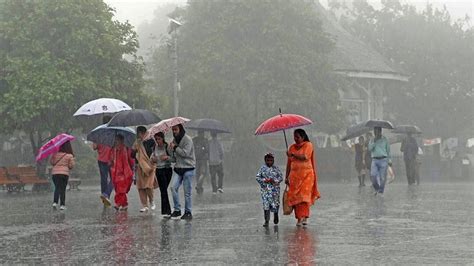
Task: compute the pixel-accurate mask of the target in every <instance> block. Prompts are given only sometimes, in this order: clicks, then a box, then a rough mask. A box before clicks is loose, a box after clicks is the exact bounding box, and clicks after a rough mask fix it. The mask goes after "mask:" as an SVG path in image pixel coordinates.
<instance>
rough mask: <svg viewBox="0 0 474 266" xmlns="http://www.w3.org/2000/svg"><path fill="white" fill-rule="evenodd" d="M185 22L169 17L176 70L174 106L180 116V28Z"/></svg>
mask: <svg viewBox="0 0 474 266" xmlns="http://www.w3.org/2000/svg"><path fill="white" fill-rule="evenodd" d="M182 25H183V24H182V23H181V22H179V21H177V20H176V19H173V18H169V25H168V34H170V35H171V37H172V39H173V63H174V65H173V68H174V69H173V71H174V82H173V105H174V106H173V107H174V116H178V113H179V100H178V90H179V87H180V84H179V80H178V28H179V27H180V26H182Z"/></svg>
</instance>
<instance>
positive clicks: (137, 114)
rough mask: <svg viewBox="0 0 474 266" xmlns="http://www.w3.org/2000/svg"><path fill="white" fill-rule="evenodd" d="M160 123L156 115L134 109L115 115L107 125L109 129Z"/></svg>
mask: <svg viewBox="0 0 474 266" xmlns="http://www.w3.org/2000/svg"><path fill="white" fill-rule="evenodd" d="M160 121H161V119H160V118H159V117H158V116H157V115H155V114H154V113H152V112H150V111H148V110H143V109H134V110H129V111H122V112H120V113H117V114H116V115H114V117H112V119H111V120H110V122H109V123H108V124H107V125H108V126H110V127H131V126H139V125H150V124H155V123H158V122H160Z"/></svg>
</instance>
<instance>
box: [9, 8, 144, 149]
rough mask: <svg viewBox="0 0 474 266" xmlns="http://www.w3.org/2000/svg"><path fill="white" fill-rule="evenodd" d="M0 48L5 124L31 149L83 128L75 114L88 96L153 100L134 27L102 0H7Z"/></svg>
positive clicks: (138, 102)
mask: <svg viewBox="0 0 474 266" xmlns="http://www.w3.org/2000/svg"><path fill="white" fill-rule="evenodd" d="M0 46H1V48H2V49H0V62H1V64H0V65H1V66H2V69H0V81H1V82H0V83H1V84H2V85H0V95H1V96H0V116H1V119H0V128H1V130H2V131H3V132H4V133H10V134H11V133H12V132H13V131H14V130H20V131H23V132H25V133H27V134H28V135H29V136H30V140H31V144H32V146H33V152H34V153H36V152H37V149H38V148H39V146H40V145H41V144H42V141H43V140H44V139H45V138H47V136H54V135H55V134H56V133H57V132H60V131H70V130H71V129H73V128H76V127H78V126H79V124H78V123H77V120H75V119H73V118H72V114H73V113H74V111H75V110H76V109H77V108H78V107H79V106H80V105H81V104H83V103H85V102H87V101H89V100H91V99H94V98H100V97H116V98H120V99H123V100H125V101H126V102H128V103H129V104H131V105H138V106H140V105H147V104H148V103H149V102H147V101H145V100H144V98H145V97H143V94H142V92H141V89H142V87H143V85H144V80H143V77H142V74H143V70H144V66H143V63H141V62H140V61H139V60H138V58H137V57H136V56H135V52H136V50H137V47H138V42H137V36H136V33H135V32H134V31H133V30H132V26H131V25H130V24H129V23H120V22H118V21H115V20H113V10H112V9H111V8H110V7H109V6H107V5H106V4H105V3H103V2H102V1H101V0H79V1H78V0H51V1H15V0H5V1H4V2H3V3H2V7H1V8H0ZM125 56H128V57H130V58H132V59H131V60H129V61H128V60H125V59H124V57H125ZM138 106H137V107H138Z"/></svg>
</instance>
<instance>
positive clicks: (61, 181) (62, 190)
mask: <svg viewBox="0 0 474 266" xmlns="http://www.w3.org/2000/svg"><path fill="white" fill-rule="evenodd" d="M68 179H69V176H67V175H53V183H54V196H53V202H54V203H61V204H60V205H61V206H65V205H66V187H67V180H68ZM58 201H59V202H58Z"/></svg>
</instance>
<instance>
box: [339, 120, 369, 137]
mask: <svg viewBox="0 0 474 266" xmlns="http://www.w3.org/2000/svg"><path fill="white" fill-rule="evenodd" d="M371 130H372V129H371V128H370V127H366V126H365V122H362V123H359V124H357V125H354V126H351V127H349V128H347V130H346V135H345V136H344V137H342V139H341V140H342V141H346V140H349V139H353V138H357V137H358V136H361V135H364V134H365V133H367V132H370V131H371Z"/></svg>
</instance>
